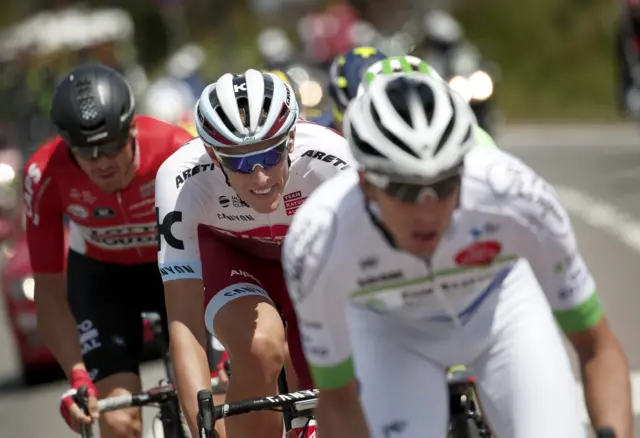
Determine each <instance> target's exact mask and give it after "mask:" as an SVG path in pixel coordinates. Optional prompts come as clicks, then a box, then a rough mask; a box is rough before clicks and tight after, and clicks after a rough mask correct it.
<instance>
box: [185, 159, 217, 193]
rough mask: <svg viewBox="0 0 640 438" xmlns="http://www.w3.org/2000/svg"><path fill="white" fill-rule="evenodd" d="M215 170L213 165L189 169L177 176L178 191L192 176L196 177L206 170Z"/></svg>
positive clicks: (196, 166)
mask: <svg viewBox="0 0 640 438" xmlns="http://www.w3.org/2000/svg"><path fill="white" fill-rule="evenodd" d="M214 168H215V166H214V164H213V163H207V164H196V165H195V166H193V167H192V168H191V169H187V170H184V171H182V172H181V173H179V174H178V175H176V189H179V188H180V186H181V185H182V184H184V182H185V181H186V180H188V179H189V178H191V177H192V176H196V175H197V174H199V173H202V172H204V171H206V170H213V169H214Z"/></svg>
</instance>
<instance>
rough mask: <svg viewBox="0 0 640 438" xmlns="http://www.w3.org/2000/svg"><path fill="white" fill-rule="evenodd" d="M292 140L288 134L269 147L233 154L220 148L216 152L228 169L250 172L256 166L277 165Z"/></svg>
mask: <svg viewBox="0 0 640 438" xmlns="http://www.w3.org/2000/svg"><path fill="white" fill-rule="evenodd" d="M290 140H291V137H289V136H286V138H285V139H284V140H282V141H281V142H280V143H277V144H275V145H273V146H271V147H269V148H267V149H264V150H261V151H257V152H250V153H247V154H236V155H231V154H225V153H223V152H220V151H219V150H215V154H216V157H217V158H218V160H220V163H221V164H222V165H223V166H224V167H225V168H226V169H229V170H230V171H232V172H236V173H245V174H249V173H251V172H253V170H254V169H255V168H256V166H260V167H262V168H263V169H265V170H268V169H271V168H272V167H274V166H277V165H278V164H279V163H280V162H281V161H282V158H283V157H284V156H285V155H286V154H287V152H288V149H289V141H290Z"/></svg>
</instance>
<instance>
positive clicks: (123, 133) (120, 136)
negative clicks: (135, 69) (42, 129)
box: [51, 64, 135, 146]
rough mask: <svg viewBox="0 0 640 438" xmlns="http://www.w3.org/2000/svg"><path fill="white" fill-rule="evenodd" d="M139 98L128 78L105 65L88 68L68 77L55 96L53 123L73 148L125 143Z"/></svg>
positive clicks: (83, 68)
mask: <svg viewBox="0 0 640 438" xmlns="http://www.w3.org/2000/svg"><path fill="white" fill-rule="evenodd" d="M134 107H135V98H134V96H133V91H132V90H131V87H130V86H129V84H127V81H126V80H125V79H124V77H123V76H122V75H121V74H120V73H118V72H117V71H115V70H113V69H112V68H109V67H107V66H105V65H102V64H86V65H82V66H79V67H76V68H74V69H73V70H71V71H70V72H69V73H67V74H66V75H65V77H64V78H63V79H62V81H61V82H60V83H59V84H58V86H57V87H56V89H55V92H54V94H53V100H52V103H51V121H52V122H53V123H54V124H55V125H56V126H57V128H58V131H59V133H60V136H61V137H62V138H63V140H64V141H66V142H67V144H69V145H73V146H97V145H101V144H105V143H116V142H124V141H126V139H127V138H128V136H129V129H130V127H131V122H132V120H133V115H134Z"/></svg>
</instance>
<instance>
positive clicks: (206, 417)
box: [197, 389, 216, 438]
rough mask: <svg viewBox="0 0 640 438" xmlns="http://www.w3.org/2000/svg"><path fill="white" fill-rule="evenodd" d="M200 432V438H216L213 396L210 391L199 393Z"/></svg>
mask: <svg viewBox="0 0 640 438" xmlns="http://www.w3.org/2000/svg"><path fill="white" fill-rule="evenodd" d="M197 397H198V430H199V434H200V438H214V436H215V435H214V433H213V430H214V427H215V422H216V419H215V417H214V416H213V395H212V394H211V391H210V390H208V389H203V390H200V391H198V395H197Z"/></svg>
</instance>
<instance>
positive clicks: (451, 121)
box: [433, 93, 456, 155]
mask: <svg viewBox="0 0 640 438" xmlns="http://www.w3.org/2000/svg"><path fill="white" fill-rule="evenodd" d="M447 96H448V97H449V102H451V119H449V123H447V127H446V128H445V130H444V132H443V133H442V137H440V141H439V142H438V146H437V147H436V150H435V151H434V152H433V155H436V154H437V153H438V152H439V151H440V149H442V146H444V145H445V143H446V142H447V140H449V136H450V135H451V131H453V127H454V125H455V124H456V104H455V102H454V101H453V98H452V97H451V94H450V93H447Z"/></svg>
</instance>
